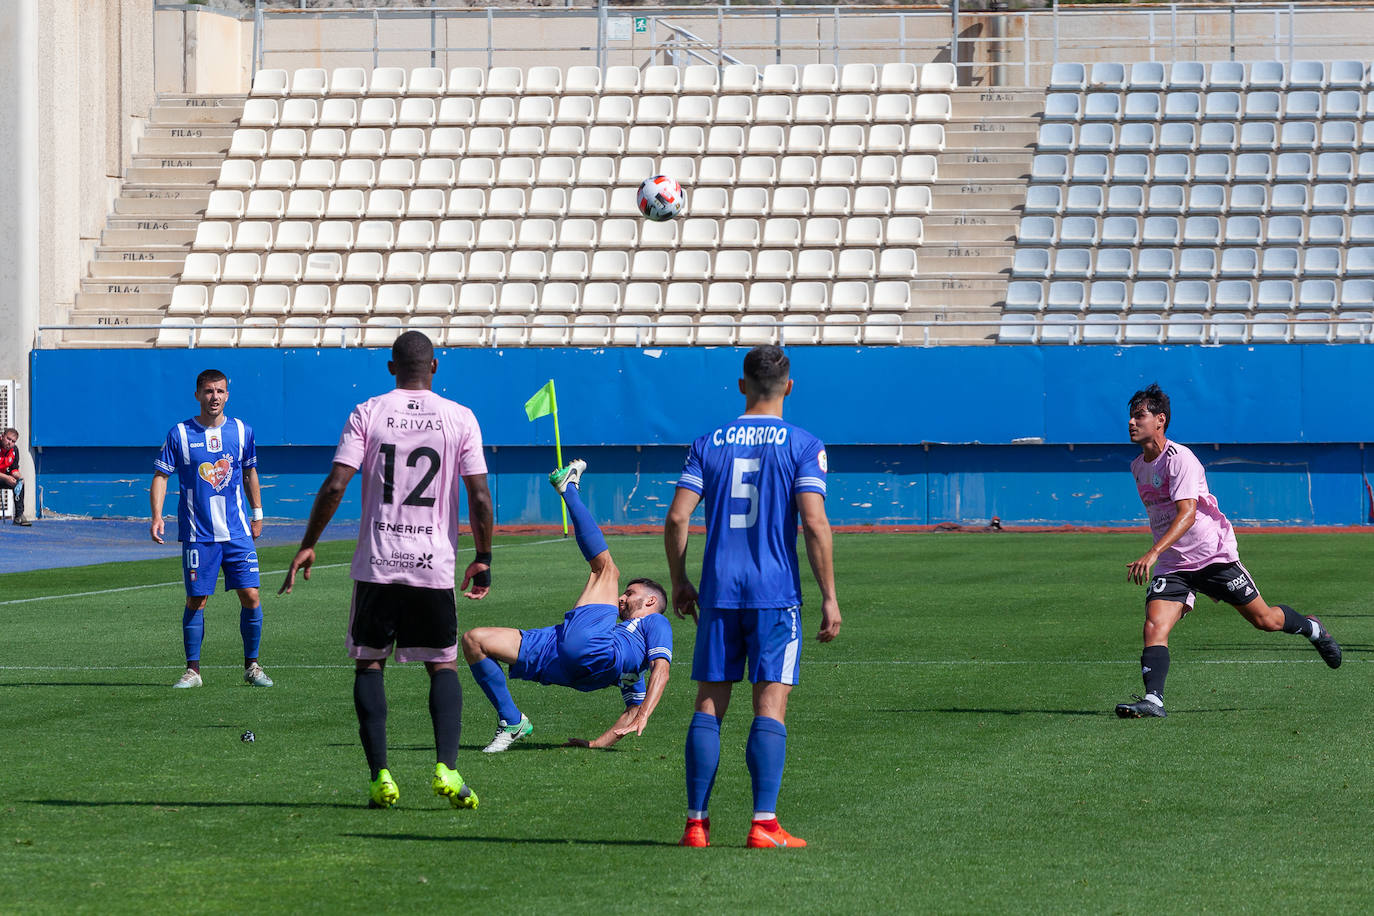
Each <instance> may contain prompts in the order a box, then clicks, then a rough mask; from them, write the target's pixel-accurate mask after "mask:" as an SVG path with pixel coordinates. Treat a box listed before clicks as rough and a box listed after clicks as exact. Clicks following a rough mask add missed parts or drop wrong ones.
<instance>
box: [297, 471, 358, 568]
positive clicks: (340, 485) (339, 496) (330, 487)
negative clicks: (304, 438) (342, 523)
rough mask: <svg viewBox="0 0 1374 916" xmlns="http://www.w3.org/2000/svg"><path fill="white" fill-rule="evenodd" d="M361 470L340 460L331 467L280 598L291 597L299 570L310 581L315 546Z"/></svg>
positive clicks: (311, 513) (312, 510)
mask: <svg viewBox="0 0 1374 916" xmlns="http://www.w3.org/2000/svg"><path fill="white" fill-rule="evenodd" d="M357 471H358V469H357V468H354V467H349V466H348V465H346V464H340V463H339V462H337V461H336V462H334V466H333V467H332V468H330V470H329V476H328V477H326V478H325V479H324V483H323V484H322V485H321V486H320V490H319V492H318V493H316V494H315V503H314V505H312V506H311V507H310V519H309V521H307V522H306V523H305V534H304V536H302V537H301V546H300V549H299V550H297V551H296V556H295V557H294V558H293V559H292V560H291V565H290V567H288V568H287V570H286V581H284V582H282V586H281V588H279V589H277V594H278V595H280V594H283V593H284V594H288V595H289V594H291V587H292V586H293V585H295V584H296V571H297V570H300V572H301V574H302V575H303V576H304V577H305V579H306V581H309V580H310V567H311V566H312V565H313V564H314V562H315V545H316V544H318V543H319V541H320V537H321V535H323V534H324V529H325V527H326V526H328V525H329V520H330V519H332V518H333V517H334V513H335V512H337V511H339V503H341V502H343V496H344V492H345V491H346V490H347V489H348V482H349V481H350V480H352V479H353V475H354V474H356V473H357Z"/></svg>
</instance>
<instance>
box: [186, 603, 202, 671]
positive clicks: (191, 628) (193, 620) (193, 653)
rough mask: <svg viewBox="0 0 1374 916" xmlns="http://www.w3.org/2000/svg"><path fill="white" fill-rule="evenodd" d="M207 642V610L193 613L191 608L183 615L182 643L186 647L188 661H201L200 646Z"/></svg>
mask: <svg viewBox="0 0 1374 916" xmlns="http://www.w3.org/2000/svg"><path fill="white" fill-rule="evenodd" d="M204 640H205V608H201V609H200V610H198V611H193V610H191V609H190V608H189V607H188V608H186V609H185V610H184V611H183V612H182V614H181V641H182V644H183V645H185V646H186V660H187V661H188V662H198V661H200V644H201V643H202V642H203V641H204Z"/></svg>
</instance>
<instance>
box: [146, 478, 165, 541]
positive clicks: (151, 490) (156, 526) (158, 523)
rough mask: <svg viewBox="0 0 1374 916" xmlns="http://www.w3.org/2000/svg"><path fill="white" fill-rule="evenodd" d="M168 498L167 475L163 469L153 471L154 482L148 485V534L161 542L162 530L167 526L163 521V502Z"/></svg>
mask: <svg viewBox="0 0 1374 916" xmlns="http://www.w3.org/2000/svg"><path fill="white" fill-rule="evenodd" d="M166 499H167V475H166V474H164V473H162V472H161V471H154V472H153V482H152V483H151V484H150V485H149V486H148V509H149V512H148V534H149V535H151V536H152V538H153V540H154V541H155V542H156V543H158V544H161V543H163V540H162V532H163V530H164V528H165V526H164V524H163V522H162V504H163V502H165V501H166Z"/></svg>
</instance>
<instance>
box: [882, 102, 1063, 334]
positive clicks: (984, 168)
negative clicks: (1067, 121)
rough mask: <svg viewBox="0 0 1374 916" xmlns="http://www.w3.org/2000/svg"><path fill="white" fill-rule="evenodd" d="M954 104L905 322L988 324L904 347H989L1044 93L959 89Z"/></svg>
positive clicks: (935, 329)
mask: <svg viewBox="0 0 1374 916" xmlns="http://www.w3.org/2000/svg"><path fill="white" fill-rule="evenodd" d="M951 102H952V105H953V117H952V118H951V119H950V120H949V121H948V122H947V123H946V124H945V149H944V152H942V153H941V154H940V155H939V157H938V161H939V176H940V177H939V180H937V181H936V183H935V187H934V189H933V192H932V210H931V213H930V216H929V217H927V218H926V220H925V244H924V245H923V246H922V247H921V251H920V255H919V264H920V272H921V275H922V279H917V280H915V281H913V283H912V303H913V309H912V312H911V313H910V314H909V316H908V317H909V318H911V319H914V320H927V321H935V322H940V321H950V322H965V321H975V322H982V323H985V326H981V327H947V328H941V327H939V326H938V325H937V326H935V327H932V328H931V329H930V330H929V332H928V337H927V334H926V332H924V331H923V330H922V329H920V328H908V329H907V333H906V335H905V338H904V339H905V340H907V341H908V342H910V343H922V342H924V340H925V339H929V340H930V341H932V342H935V341H939V342H941V343H961V344H980V343H991V342H993V341H994V340H995V338H996V329H997V320H998V318H999V316H1000V315H1001V311H1002V310H1001V303H1002V302H1003V301H1004V300H1005V299H1006V292H1007V278H1008V275H1009V273H1010V271H1011V260H1012V249H1013V248H1014V246H1015V241H1016V227H1017V224H1018V223H1019V222H1020V220H1021V214H1020V208H1021V207H1022V206H1023V205H1024V204H1025V201H1026V184H1027V181H1028V177H1029V175H1030V165H1031V157H1032V155H1033V153H1034V149H1035V138H1036V132H1037V130H1038V128H1039V123H1040V117H1039V115H1040V113H1041V112H1042V111H1044V107H1045V93H1044V92H1043V91H1039V90H1027V89H991V90H988V89H956V90H955V91H954V92H953V95H952V99H951Z"/></svg>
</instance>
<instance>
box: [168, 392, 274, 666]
mask: <svg viewBox="0 0 1374 916" xmlns="http://www.w3.org/2000/svg"><path fill="white" fill-rule="evenodd" d="M196 400H197V401H199V402H200V414H199V415H197V416H195V417H192V418H191V419H189V420H183V421H182V422H180V423H178V424H177V425H176V426H173V427H172V429H171V431H170V432H168V433H167V438H166V440H165V441H164V442H163V443H162V452H161V454H159V455H158V457H157V458H156V459H155V460H154V461H153V482H152V485H151V486H150V487H149V489H148V499H149V502H150V504H151V516H152V517H151V520H150V523H149V526H148V532H149V534H150V535H151V536H152V539H153V540H154V541H156V542H157V543H159V544H161V543H163V537H162V536H163V532H164V524H163V519H162V505H163V502H164V500H165V499H166V497H167V478H168V477H170V476H172V475H173V474H175V475H176V477H177V483H178V484H179V486H180V496H181V498H180V500H179V501H178V503H179V504H178V507H177V539H178V540H179V541H181V566H182V577H183V580H184V581H185V583H186V608H185V611H184V613H183V614H182V619H181V632H182V641H183V643H184V645H185V648H186V671H185V672H184V673H183V674H182V675H181V677H180V678H179V679H178V680H177V682H176V683H175V684H173V685H172V686H173V687H199V686H201V683H202V681H201V677H200V648H201V643H202V641H203V639H204V636H205V605H206V603H207V602H208V600H209V597H210V595H212V594H214V591H215V584H216V582H217V581H218V580H219V571H220V569H221V568H223V569H224V587H225V590H226V591H227V590H228V589H231V588H232V589H234V590H235V591H237V592H238V596H239V604H240V606H241V610H240V613H239V633H240V635H241V636H242V638H243V669H244V670H243V679H244V682H245V683H247V684H250V685H252V686H254V687H271V686H272V680H271V678H269V677H268V676H267V674H266V673H265V672H264V671H263V670H262V666H261V665H259V664H258V648H259V645H260V643H261V640H262V603H261V601H260V598H259V594H258V586H259V584H260V583H259V579H258V552H257V549H256V548H255V547H254V546H253V541H254V540H256V539H257V537H258V536H259V535H261V534H262V492H261V488H260V487H259V484H258V453H257V449H256V447H255V446H254V444H253V429H252V427H250V426H249V425H248V424H246V423H244V422H243V421H242V420H239V419H237V418H233V417H227V416H225V414H224V405H225V404H226V403H227V402H228V400H229V380H228V379H227V378H226V377H225V375H224V373H223V372H220V371H219V370H218V369H206V370H205V371H204V372H202V373H200V375H198V376H197V377H196ZM245 496H246V497H247V502H246V503H245Z"/></svg>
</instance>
